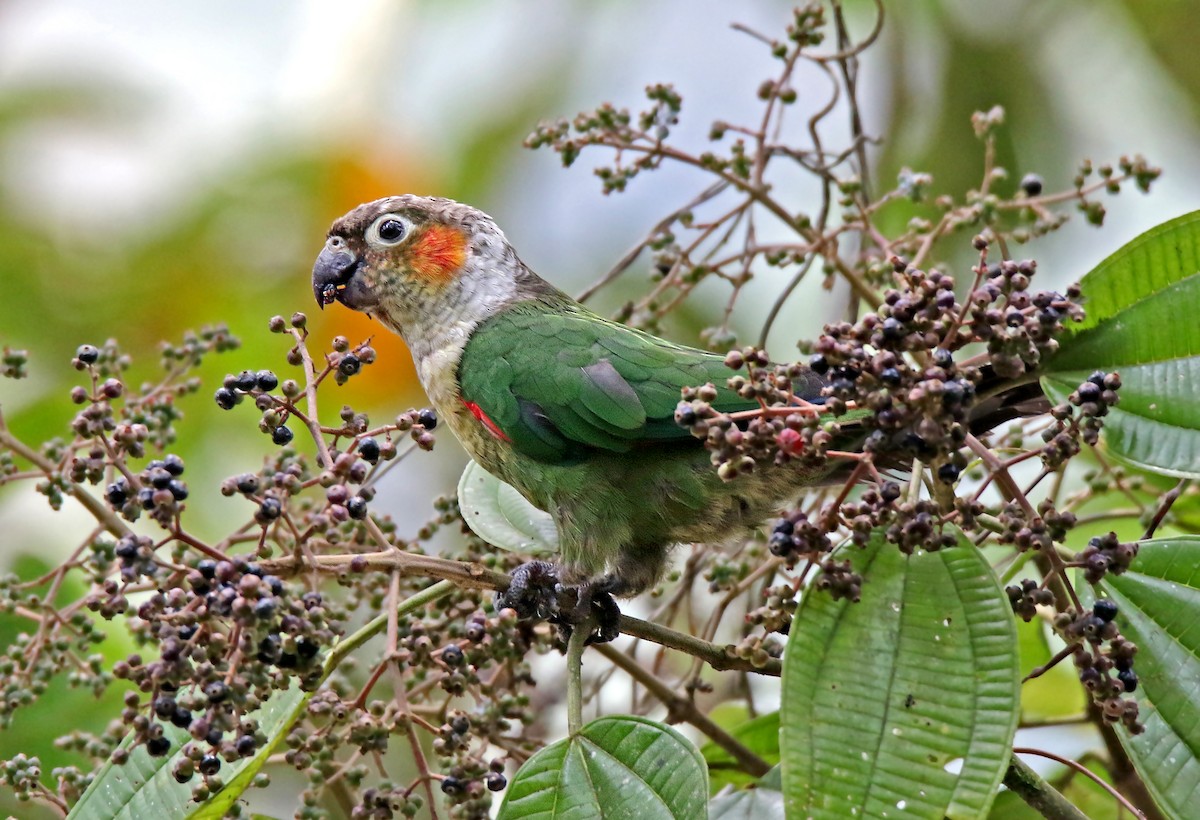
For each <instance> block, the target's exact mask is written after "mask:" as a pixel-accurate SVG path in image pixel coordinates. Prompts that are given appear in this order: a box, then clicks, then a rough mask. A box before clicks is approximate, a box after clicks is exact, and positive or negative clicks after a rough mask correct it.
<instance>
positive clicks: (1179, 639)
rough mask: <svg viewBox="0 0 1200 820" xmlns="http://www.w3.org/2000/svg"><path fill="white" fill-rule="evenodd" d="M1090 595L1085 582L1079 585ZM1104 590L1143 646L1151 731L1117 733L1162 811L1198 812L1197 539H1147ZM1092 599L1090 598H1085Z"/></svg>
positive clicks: (1140, 656)
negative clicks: (1130, 563) (1127, 568)
mask: <svg viewBox="0 0 1200 820" xmlns="http://www.w3.org/2000/svg"><path fill="white" fill-rule="evenodd" d="M1077 586H1078V588H1079V591H1080V594H1081V595H1085V598H1090V597H1091V595H1090V594H1091V591H1092V590H1091V587H1090V586H1089V585H1088V584H1084V583H1080V584H1078V585H1077ZM1100 588H1101V589H1102V591H1103V592H1104V594H1106V595H1107V596H1108V597H1109V598H1111V599H1112V600H1113V601H1115V602H1116V603H1117V607H1118V613H1117V620H1116V622H1117V625H1118V626H1119V627H1120V628H1121V634H1122V635H1124V636H1125V637H1126V638H1128V639H1129V640H1131V641H1133V642H1134V643H1136V644H1137V646H1138V653H1137V658H1136V660H1135V661H1134V671H1136V672H1137V675H1138V679H1139V680H1138V688H1137V690H1136V691H1135V692H1133V693H1132V694H1131V695H1129V696H1128V697H1133V698H1135V699H1136V700H1137V702H1138V706H1139V714H1140V720H1141V721H1142V722H1143V723H1144V724H1145V727H1146V731H1144V732H1143V733H1142V734H1140V735H1132V734H1130V733H1129V732H1127V731H1126V730H1125V729H1124V728H1118V730H1117V732H1118V734H1119V736H1120V738H1121V743H1122V744H1123V745H1124V746H1125V748H1126V750H1127V751H1128V752H1129V756H1130V758H1131V759H1132V760H1133V764H1134V766H1135V767H1136V768H1137V770H1138V774H1140V775H1141V776H1142V779H1143V780H1144V781H1145V782H1146V785H1147V786H1148V787H1149V789H1150V792H1151V793H1152V794H1153V795H1154V799H1155V801H1156V802H1157V803H1158V805H1159V808H1161V809H1162V810H1163V811H1164V812H1166V813H1168V814H1169V815H1171V816H1173V817H1180V818H1188V817H1194V816H1195V814H1196V805H1197V803H1196V800H1197V794H1200V760H1198V759H1197V756H1198V753H1200V702H1198V701H1197V698H1196V692H1197V686H1198V682H1200V537H1197V536H1194V535H1192V536H1181V537H1178V538H1164V539H1159V540H1151V541H1143V542H1142V543H1141V545H1140V548H1139V552H1138V557H1137V560H1136V561H1135V562H1134V564H1133V569H1132V570H1130V571H1128V572H1126V573H1124V574H1122V575H1115V576H1111V577H1108V578H1105V579H1104V581H1103V582H1102V583H1101V584H1100ZM1088 603H1091V601H1090V600H1088Z"/></svg>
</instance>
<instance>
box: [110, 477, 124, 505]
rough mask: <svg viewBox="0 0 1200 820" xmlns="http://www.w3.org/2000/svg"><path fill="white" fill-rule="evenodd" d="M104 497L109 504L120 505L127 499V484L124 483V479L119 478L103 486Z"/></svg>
mask: <svg viewBox="0 0 1200 820" xmlns="http://www.w3.org/2000/svg"><path fill="white" fill-rule="evenodd" d="M104 497H105V498H107V499H108V503H109V504H112V505H113V506H114V507H120V506H122V505H124V503H125V502H126V501H128V500H129V485H128V484H126V483H125V479H123V478H119V479H117V480H116V481H114V482H113V483H112V484H109V485H108V487H106V488H105V490H104Z"/></svg>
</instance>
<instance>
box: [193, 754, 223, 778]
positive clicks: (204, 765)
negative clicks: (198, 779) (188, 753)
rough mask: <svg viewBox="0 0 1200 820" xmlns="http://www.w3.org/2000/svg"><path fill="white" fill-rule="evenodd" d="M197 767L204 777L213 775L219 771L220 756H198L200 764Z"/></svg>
mask: <svg viewBox="0 0 1200 820" xmlns="http://www.w3.org/2000/svg"><path fill="white" fill-rule="evenodd" d="M197 768H199V769H200V774H202V775H204V776H205V777H207V776H209V775H214V774H216V773H217V772H219V771H221V758H219V757H217V756H216V755H205V756H204V757H202V758H200V765H199V766H198V767H197Z"/></svg>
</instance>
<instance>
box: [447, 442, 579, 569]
mask: <svg viewBox="0 0 1200 820" xmlns="http://www.w3.org/2000/svg"><path fill="white" fill-rule="evenodd" d="M458 506H459V509H460V510H462V516H463V520H464V521H466V522H467V526H469V527H470V528H471V531H472V532H474V533H475V534H476V535H478V536H479V537H480V538H482V539H483V540H484V541H487V542H488V543H489V544H491V545H493V546H496V547H499V548H500V549H505V550H510V551H512V552H519V553H522V554H525V555H549V554H552V553H555V552H557V551H558V530H557V528H556V527H555V526H554V520H553V519H551V518H550V516H549V515H548V514H547V513H546V512H545V511H543V510H539V509H538V508H537V507H535V506H533V505H532V504H530V503H529V502H528V501H526V500H525V496H523V495H521V494H520V493H519V492H517V490H516V488H515V487H513V486H511V485H509V484H506V483H504V482H503V481H501V480H500V479H498V478H496V477H495V476H494V475H492V474H491V473H489V472H488V471H487V470H485V469H483V468H482V467H480V466H479V464H478V463H477V462H475V461H471V462H470V463H468V464H467V467H466V469H465V470H463V474H462V477H461V478H460V479H459V480H458Z"/></svg>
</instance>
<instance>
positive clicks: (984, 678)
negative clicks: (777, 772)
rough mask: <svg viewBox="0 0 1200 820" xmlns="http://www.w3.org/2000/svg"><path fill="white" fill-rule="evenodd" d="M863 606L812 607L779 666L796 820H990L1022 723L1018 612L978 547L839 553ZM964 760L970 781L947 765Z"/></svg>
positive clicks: (825, 598) (823, 601) (822, 600)
mask: <svg viewBox="0 0 1200 820" xmlns="http://www.w3.org/2000/svg"><path fill="white" fill-rule="evenodd" d="M838 557H839V558H843V559H848V560H849V561H850V562H851V565H852V566H853V568H854V570H855V571H857V572H859V573H861V574H862V575H863V577H864V582H863V586H862V600H861V601H860V602H859V603H857V604H854V603H850V602H849V601H846V600H841V601H834V600H833V599H832V597H831V596H829V595H827V594H825V593H823V592H818V591H816V590H815V589H813V588H810V589H809V591H808V592H807V593H806V594H805V596H804V600H803V601H802V603H801V606H800V609H799V611H798V612H797V614H796V618H795V621H794V624H793V628H792V630H791V635H790V637H789V639H788V646H787V651H786V653H785V655H784V660H783V709H782V715H783V723H782V750H783V786H784V788H783V792H784V796H785V797H786V799H787V808H788V814H789V816H796V817H818V818H824V817H828V818H843V817H852V816H855V815H857V816H861V817H881V816H884V815H885V814H886V815H887V816H889V817H942V816H947V817H980V816H984V815H986V814H987V811H988V807H989V806H990V805H991V803H992V799H993V797H994V796H995V793H996V790H997V788H998V787H999V784H1000V779H1001V777H1002V776H1003V774H1004V771H1005V769H1006V768H1007V766H1008V755H1009V749H1010V748H1011V743H1012V738H1013V733H1014V732H1015V731H1016V724H1017V713H1018V710H1017V693H1018V681H1019V677H1018V671H1019V667H1018V657H1017V635H1016V628H1015V625H1014V623H1013V617H1012V611H1011V609H1010V607H1009V605H1008V601H1007V599H1006V597H1005V595H1004V591H1003V590H1002V589H1001V588H1000V585H999V582H998V581H997V580H996V577H995V575H994V574H993V572H992V569H991V567H990V566H989V565H988V564H987V562H986V561H985V560H984V559H983V557H982V556H981V555H980V553H979V551H978V550H976V549H975V548H974V547H973V546H972V545H971V544H970V542H969V541H967V540H966V539H965V538H961V537H960V539H959V545H958V546H955V547H952V548H950V549H944V550H941V551H939V552H917V553H915V554H914V555H912V556H910V557H905V556H904V555H902V554H901V553H900V552H899V551H898V550H897V549H896V547H895V546H894V545H891V544H887V543H885V542H884V540H883V538H882V537H881V536H880V535H879V534H878V533H876V534H875V536H874V537H873V538H872V540H871V542H870V544H869V545H868V546H867V547H866V548H865V549H858V548H843V549H841V550H839V552H838ZM960 759H961V769H960V770H959V771H957V772H951V771H948V770H947V768H946V767H947V765H948V764H949V763H951V762H952V761H955V760H960Z"/></svg>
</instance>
